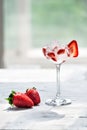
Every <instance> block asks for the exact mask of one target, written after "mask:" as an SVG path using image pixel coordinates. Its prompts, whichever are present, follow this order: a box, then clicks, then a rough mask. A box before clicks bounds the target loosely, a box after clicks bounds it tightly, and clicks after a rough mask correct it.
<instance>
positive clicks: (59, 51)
mask: <svg viewBox="0 0 87 130" xmlns="http://www.w3.org/2000/svg"><path fill="white" fill-rule="evenodd" d="M64 53H65V49H59V50H58V52H57V54H58V55H60V54H64Z"/></svg>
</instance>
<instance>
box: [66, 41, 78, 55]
mask: <svg viewBox="0 0 87 130" xmlns="http://www.w3.org/2000/svg"><path fill="white" fill-rule="evenodd" d="M67 46H68V50H69V54H68V56H72V57H77V56H78V45H77V41H76V40H72V41H71V42H70V43H69V44H68V45H67Z"/></svg>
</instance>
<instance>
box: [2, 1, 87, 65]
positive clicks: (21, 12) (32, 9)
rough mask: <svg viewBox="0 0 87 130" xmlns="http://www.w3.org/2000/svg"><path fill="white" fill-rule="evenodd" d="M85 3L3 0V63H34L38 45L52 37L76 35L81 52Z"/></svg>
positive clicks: (86, 20)
mask: <svg viewBox="0 0 87 130" xmlns="http://www.w3.org/2000/svg"><path fill="white" fill-rule="evenodd" d="M20 3H21V4H20ZM86 5H87V2H86V0H83V1H82V0H72V1H71V0H65V1H64V0H9V1H8V0H4V33H5V43H4V44H5V50H6V58H5V59H6V63H7V64H8V65H10V64H22V63H23V64H28V63H29V64H30V63H31V62H32V63H33V64H34V63H35V62H37V57H40V55H41V52H40V51H39V50H40V49H41V47H42V46H43V45H44V44H46V43H48V42H50V41H52V40H58V41H59V42H61V43H68V42H69V41H71V40H72V39H76V40H77V41H78V44H79V47H80V49H81V51H80V52H81V55H82V54H83V52H85V51H84V50H83V49H84V48H87V44H86V41H87V37H86V34H87V28H86V23H87V14H86V12H87V6H86ZM82 48H83V49H82ZM26 52H28V53H27V54H26ZM26 55H27V56H28V57H27V58H28V59H27V58H25V57H26ZM84 55H85V56H86V53H85V54H83V56H84ZM7 56H8V58H7ZM11 56H12V57H14V58H12V57H11ZM31 57H33V59H32V60H31ZM7 59H8V60H7ZM25 59H26V60H25ZM39 63H40V62H39Z"/></svg>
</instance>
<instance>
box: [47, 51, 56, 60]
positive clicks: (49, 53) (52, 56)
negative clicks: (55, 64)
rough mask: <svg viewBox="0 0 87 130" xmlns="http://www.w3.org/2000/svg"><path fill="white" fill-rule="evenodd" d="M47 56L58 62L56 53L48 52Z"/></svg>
mask: <svg viewBox="0 0 87 130" xmlns="http://www.w3.org/2000/svg"><path fill="white" fill-rule="evenodd" d="M47 55H48V56H49V57H50V58H51V59H52V60H54V61H57V58H56V56H55V54H54V52H48V53H47Z"/></svg>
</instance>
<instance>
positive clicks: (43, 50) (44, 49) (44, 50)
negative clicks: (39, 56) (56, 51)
mask: <svg viewBox="0 0 87 130" xmlns="http://www.w3.org/2000/svg"><path fill="white" fill-rule="evenodd" d="M42 52H43V54H44V56H46V48H42Z"/></svg>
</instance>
